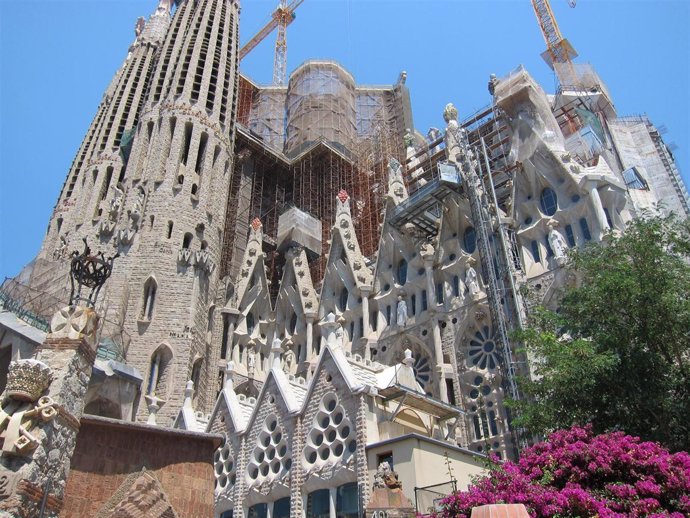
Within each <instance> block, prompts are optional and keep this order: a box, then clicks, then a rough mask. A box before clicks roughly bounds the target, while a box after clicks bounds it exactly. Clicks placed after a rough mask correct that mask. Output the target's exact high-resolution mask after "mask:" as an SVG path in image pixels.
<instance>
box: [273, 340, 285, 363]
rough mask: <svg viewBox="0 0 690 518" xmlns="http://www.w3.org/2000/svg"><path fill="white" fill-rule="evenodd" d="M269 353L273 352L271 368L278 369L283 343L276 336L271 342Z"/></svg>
mask: <svg viewBox="0 0 690 518" xmlns="http://www.w3.org/2000/svg"><path fill="white" fill-rule="evenodd" d="M271 353H272V354H273V368H274V369H278V370H280V369H281V365H280V364H281V360H282V355H283V344H282V342H281V341H280V338H277V337H276V338H274V339H273V343H272V344H271Z"/></svg>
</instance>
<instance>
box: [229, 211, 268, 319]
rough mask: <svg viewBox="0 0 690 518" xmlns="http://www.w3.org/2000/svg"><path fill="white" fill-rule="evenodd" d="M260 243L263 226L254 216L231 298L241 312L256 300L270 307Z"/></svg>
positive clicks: (261, 242)
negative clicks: (232, 297)
mask: <svg viewBox="0 0 690 518" xmlns="http://www.w3.org/2000/svg"><path fill="white" fill-rule="evenodd" d="M262 245H263V226H262V225H261V221H260V220H259V218H254V220H253V221H252V224H251V230H250V232H249V240H248V242H247V248H246V250H245V252H244V257H243V258H242V268H241V269H240V275H239V280H238V283H237V288H236V290H235V297H234V300H233V307H235V308H237V309H239V310H240V311H243V312H244V311H246V309H248V307H251V306H252V305H254V304H255V303H256V302H260V303H261V305H262V307H266V308H270V307H271V306H270V297H269V292H268V278H267V277H266V269H265V265H264V254H263V250H262ZM264 304H265V306H264Z"/></svg>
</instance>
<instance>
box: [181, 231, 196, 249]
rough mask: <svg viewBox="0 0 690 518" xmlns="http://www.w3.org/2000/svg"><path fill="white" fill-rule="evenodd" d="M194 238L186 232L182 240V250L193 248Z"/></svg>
mask: <svg viewBox="0 0 690 518" xmlns="http://www.w3.org/2000/svg"><path fill="white" fill-rule="evenodd" d="M193 238H194V236H192V234H190V233H189V232H186V233H185V235H184V237H183V238H182V248H189V247H190V246H192V239H193Z"/></svg>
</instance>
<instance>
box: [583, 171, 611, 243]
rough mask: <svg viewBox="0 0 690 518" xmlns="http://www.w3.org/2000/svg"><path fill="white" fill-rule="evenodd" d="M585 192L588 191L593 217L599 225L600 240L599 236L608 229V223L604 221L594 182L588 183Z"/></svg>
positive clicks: (604, 216)
mask: <svg viewBox="0 0 690 518" xmlns="http://www.w3.org/2000/svg"><path fill="white" fill-rule="evenodd" d="M587 190H588V191H589V199H590V201H591V202H592V208H593V209H594V215H595V217H596V219H597V223H598V224H599V229H600V231H599V238H600V239H601V234H603V233H604V232H606V231H607V230H608V229H609V223H608V221H606V213H605V212H604V206H603V205H602V204H601V197H600V196H599V190H598V189H597V183H596V182H588V183H587Z"/></svg>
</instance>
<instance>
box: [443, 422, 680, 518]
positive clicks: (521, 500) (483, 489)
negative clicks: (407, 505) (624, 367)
mask: <svg viewBox="0 0 690 518" xmlns="http://www.w3.org/2000/svg"><path fill="white" fill-rule="evenodd" d="M496 460H497V459H496ZM497 503H505V504H525V507H527V510H528V511H529V513H530V514H531V515H532V516H534V517H546V516H561V517H565V516H567V517H579V516H582V517H585V516H586V517H592V516H598V517H600V518H618V517H620V518H623V517H642V516H646V517H650V518H661V517H672V518H684V517H686V516H690V455H689V454H688V453H687V452H679V453H675V454H671V453H669V452H668V450H666V449H665V448H663V447H662V446H660V445H659V444H657V443H653V442H642V441H640V439H639V438H637V437H631V436H629V435H625V434H624V433H622V432H616V433H609V434H602V435H597V436H594V435H593V433H592V430H591V427H589V426H588V427H584V428H582V427H577V426H576V427H573V428H571V429H569V430H560V431H558V432H555V433H553V434H551V435H550V436H549V438H548V440H547V441H546V442H542V443H539V444H536V445H535V446H533V447H531V448H529V449H526V450H524V451H523V454H522V458H521V459H520V461H519V462H517V463H513V462H505V463H503V464H500V465H497V467H496V468H494V469H492V470H491V472H490V474H489V475H488V476H487V477H485V478H483V479H481V480H479V481H477V482H476V483H475V484H474V485H472V486H471V487H470V488H469V490H468V491H466V492H458V493H456V494H454V495H451V496H449V497H448V498H446V499H445V500H444V502H443V510H442V511H440V512H439V513H438V514H437V518H464V517H469V516H470V514H471V511H472V508H473V507H476V506H479V505H484V504H497Z"/></svg>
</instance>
